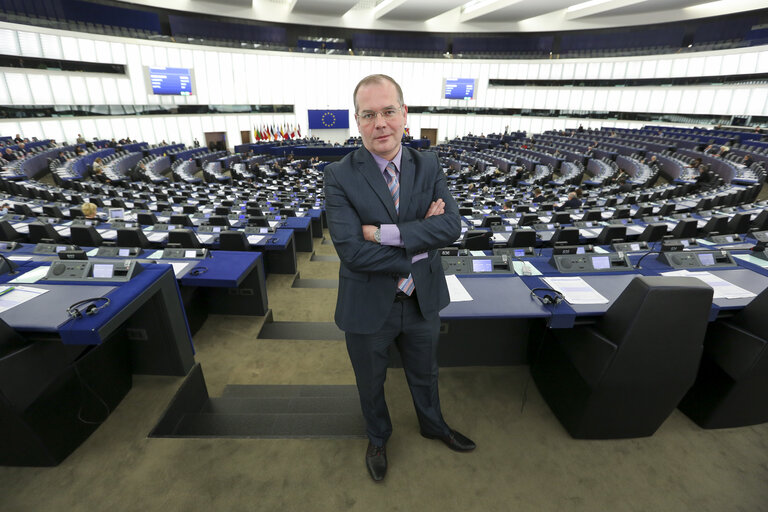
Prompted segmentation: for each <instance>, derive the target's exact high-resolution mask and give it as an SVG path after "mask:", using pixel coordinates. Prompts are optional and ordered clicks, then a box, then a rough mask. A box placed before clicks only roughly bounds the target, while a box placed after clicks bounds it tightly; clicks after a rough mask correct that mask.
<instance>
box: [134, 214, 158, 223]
mask: <svg viewBox="0 0 768 512" xmlns="http://www.w3.org/2000/svg"><path fill="white" fill-rule="evenodd" d="M136 220H137V221H138V223H139V224H141V225H142V226H154V225H155V224H157V216H156V215H155V214H154V213H140V214H138V215H137V216H136Z"/></svg>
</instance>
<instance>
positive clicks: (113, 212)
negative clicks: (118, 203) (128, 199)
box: [109, 208, 125, 219]
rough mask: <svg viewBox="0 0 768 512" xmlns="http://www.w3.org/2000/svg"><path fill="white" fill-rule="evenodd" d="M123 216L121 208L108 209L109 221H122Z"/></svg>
mask: <svg viewBox="0 0 768 512" xmlns="http://www.w3.org/2000/svg"><path fill="white" fill-rule="evenodd" d="M124 215H125V212H124V211H123V209H122V208H110V209H109V218H110V219H122V218H123V216H124Z"/></svg>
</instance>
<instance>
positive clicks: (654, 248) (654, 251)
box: [635, 240, 660, 270]
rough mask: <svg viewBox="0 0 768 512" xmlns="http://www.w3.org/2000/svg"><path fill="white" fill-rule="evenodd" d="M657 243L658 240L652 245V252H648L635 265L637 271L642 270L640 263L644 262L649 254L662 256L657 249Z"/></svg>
mask: <svg viewBox="0 0 768 512" xmlns="http://www.w3.org/2000/svg"><path fill="white" fill-rule="evenodd" d="M657 242H658V240H657V241H656V242H653V245H651V250H649V251H648V252H646V253H645V254H643V255H642V256H640V259H639V260H637V263H635V270H638V269H639V268H640V262H641V261H643V260H644V259H645V257H646V256H648V255H649V254H660V251H657V250H656V247H655V245H656V243H657Z"/></svg>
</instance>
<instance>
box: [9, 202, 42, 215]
mask: <svg viewBox="0 0 768 512" xmlns="http://www.w3.org/2000/svg"><path fill="white" fill-rule="evenodd" d="M13 211H14V213H18V214H20V215H26V216H27V217H37V214H36V213H35V212H33V211H32V208H30V206H29V205H28V204H24V203H16V204H15V205H13Z"/></svg>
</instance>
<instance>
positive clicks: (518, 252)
mask: <svg viewBox="0 0 768 512" xmlns="http://www.w3.org/2000/svg"><path fill="white" fill-rule="evenodd" d="M515 256H517V257H518V258H522V257H523V256H525V249H515Z"/></svg>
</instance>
